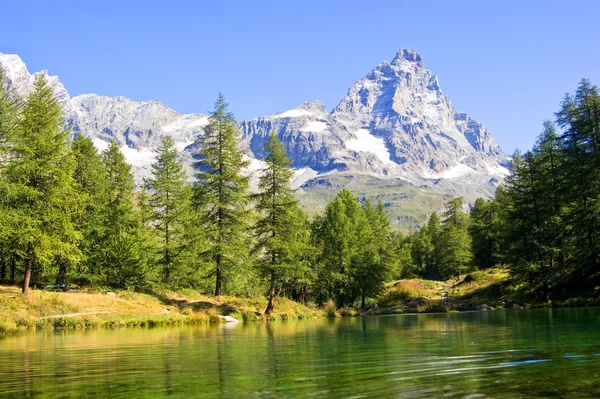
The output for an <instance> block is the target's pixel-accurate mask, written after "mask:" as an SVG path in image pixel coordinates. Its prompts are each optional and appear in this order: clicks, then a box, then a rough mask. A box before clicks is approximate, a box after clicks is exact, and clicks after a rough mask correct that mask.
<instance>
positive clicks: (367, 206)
mask: <svg viewBox="0 0 600 399" xmlns="http://www.w3.org/2000/svg"><path fill="white" fill-rule="evenodd" d="M362 210H363V212H364V215H365V221H366V223H367V225H368V227H369V228H367V226H362V228H361V229H360V230H359V232H361V233H362V236H359V237H357V241H356V244H355V245H357V246H359V247H360V248H361V250H362V256H361V260H360V263H359V264H358V265H357V272H356V281H357V285H358V288H359V289H360V293H361V307H362V308H364V307H365V299H366V298H367V297H376V296H377V295H379V294H380V293H381V291H382V290H383V286H384V283H385V282H386V281H388V280H389V279H390V278H391V276H392V274H393V266H394V258H393V252H392V241H391V237H392V232H391V227H390V221H389V219H388V217H387V215H386V213H385V210H384V207H383V204H382V203H381V201H380V202H379V203H378V204H377V206H376V207H375V206H373V205H372V204H371V202H370V201H369V200H367V201H366V202H365V203H364V204H363V205H362Z"/></svg>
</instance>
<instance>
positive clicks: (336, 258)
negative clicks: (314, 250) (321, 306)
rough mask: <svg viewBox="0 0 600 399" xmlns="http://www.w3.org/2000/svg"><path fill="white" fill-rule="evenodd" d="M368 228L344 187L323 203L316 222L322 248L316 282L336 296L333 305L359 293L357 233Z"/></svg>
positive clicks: (359, 247)
mask: <svg viewBox="0 0 600 399" xmlns="http://www.w3.org/2000/svg"><path fill="white" fill-rule="evenodd" d="M369 229H370V226H369V224H368V223H367V221H366V217H365V215H364V212H363V210H362V208H361V206H360V204H359V203H358V201H357V200H356V197H354V195H352V193H351V192H350V191H348V190H346V189H344V190H342V191H340V192H339V193H338V194H337V196H336V197H335V199H333V200H332V201H331V202H329V203H328V204H327V207H326V208H325V215H324V217H323V219H322V221H321V223H320V224H319V225H318V230H317V234H318V239H319V243H320V245H319V246H320V247H321V251H322V255H321V257H322V261H321V262H322V264H323V266H322V268H321V271H320V273H321V275H320V276H319V279H320V280H321V281H320V284H323V285H324V286H325V290H326V291H327V292H329V294H330V295H332V296H333V297H335V298H336V302H337V306H338V307H343V306H344V305H346V304H349V303H352V302H353V301H354V299H356V296H357V295H358V294H359V289H358V287H357V285H356V276H357V270H358V266H359V262H360V261H361V260H362V259H361V258H362V256H363V252H362V251H363V249H364V248H363V247H362V244H361V241H360V238H361V237H365V236H368V234H369V232H368V230H369Z"/></svg>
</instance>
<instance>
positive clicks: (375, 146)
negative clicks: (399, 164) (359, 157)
mask: <svg viewBox="0 0 600 399" xmlns="http://www.w3.org/2000/svg"><path fill="white" fill-rule="evenodd" d="M354 135H355V136H356V138H353V139H351V140H349V141H347V142H346V148H348V149H350V150H353V151H358V152H370V153H372V154H375V155H376V156H377V158H379V159H380V160H381V162H384V163H387V164H389V163H394V162H393V161H392V160H391V156H390V152H389V150H388V149H387V148H386V146H385V141H384V140H383V139H382V138H381V137H376V136H373V135H372V134H371V133H369V131H368V130H367V129H360V130H358V131H356V132H354Z"/></svg>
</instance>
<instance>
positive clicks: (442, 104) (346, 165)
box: [0, 49, 508, 219]
mask: <svg viewBox="0 0 600 399" xmlns="http://www.w3.org/2000/svg"><path fill="white" fill-rule="evenodd" d="M0 66H2V67H3V68H4V69H5V70H6V72H7V76H8V78H9V87H13V88H15V90H16V91H17V93H18V94H20V95H25V94H26V93H27V92H28V91H30V90H31V87H32V83H33V80H34V79H35V78H36V76H38V75H39V74H43V75H44V76H45V77H47V79H48V80H49V82H50V84H51V86H52V87H53V88H54V90H55V93H56V94H57V96H58V98H59V100H60V102H61V104H62V105H63V108H64V110H65V119H66V121H67V124H68V125H69V126H71V128H72V130H73V133H74V134H84V135H86V136H88V137H90V138H92V140H93V141H94V143H95V145H96V146H97V147H98V148H99V149H103V148H104V147H105V146H106V145H107V142H108V141H109V140H113V139H114V140H116V141H117V143H118V144H119V146H120V148H121V150H122V152H123V153H124V155H125V156H126V159H127V160H128V162H129V163H130V164H132V171H133V173H134V175H135V176H136V179H137V181H138V182H140V181H141V179H142V178H144V177H147V176H148V175H149V174H150V165H151V163H152V162H153V160H154V159H155V157H156V149H157V148H158V146H159V144H160V141H161V140H162V138H163V137H165V136H171V137H173V139H174V141H175V143H176V145H177V148H178V149H179V150H180V158H181V160H182V161H183V162H184V164H185V165H186V168H187V170H188V173H189V174H190V176H191V174H192V172H193V170H192V166H191V164H192V156H193V152H194V151H195V150H196V149H195V145H194V142H195V139H196V138H197V137H198V135H201V134H202V131H203V130H202V129H203V127H204V126H205V125H206V124H207V123H208V117H207V115H205V114H201V113H199V114H180V113H179V112H177V111H175V110H173V109H171V108H169V107H168V106H166V105H165V104H163V103H161V102H159V101H156V100H151V101H143V102H140V101H134V100H130V99H128V98H126V97H122V96H117V97H107V96H100V95H97V94H83V95H79V96H75V97H73V98H71V97H70V96H69V94H68V92H67V90H66V89H65V87H64V86H63V85H62V83H61V82H60V80H59V79H58V77H56V76H50V75H48V73H47V71H42V72H37V73H34V74H29V72H28V70H27V66H26V65H25V63H23V61H22V60H21V59H20V57H19V56H18V55H7V54H2V53H0ZM239 129H240V131H241V136H242V144H243V145H244V146H247V147H248V149H249V157H250V158H251V160H252V164H253V165H254V166H253V167H251V170H250V171H249V172H252V171H253V170H257V169H258V168H259V166H260V162H261V158H262V157H263V147H264V143H265V141H266V139H267V138H268V135H269V134H270V133H271V132H272V131H275V132H276V133H277V134H278V136H279V138H280V140H281V141H282V143H283V144H284V146H285V148H286V150H287V152H288V154H289V156H290V159H291V160H292V166H293V167H294V168H295V172H296V178H295V180H294V185H295V186H297V187H299V188H300V189H301V194H302V195H307V194H309V193H312V192H314V191H315V189H319V188H320V189H322V190H325V191H332V190H333V191H335V189H337V188H339V187H342V186H344V184H341V183H340V184H341V186H340V184H338V183H339V181H340V179H342V180H344V179H345V180H348V182H349V183H348V184H352V181H354V182H356V181H360V182H364V183H365V184H367V183H369V181H371V183H373V182H375V181H380V183H377V184H380V185H383V186H385V187H387V188H386V190H392V191H395V189H394V188H393V187H394V186H389V183H390V182H391V181H399V182H400V181H406V182H409V183H410V185H412V187H415V188H417V189H423V190H430V191H431V192H432V193H436V192H437V193H439V194H440V198H443V197H447V196H448V195H450V193H452V195H455V196H458V195H462V196H465V198H466V199H467V200H468V201H471V202H472V201H474V199H475V198H476V197H477V196H483V197H490V196H491V195H493V191H494V190H495V187H496V186H497V185H498V183H499V182H500V181H501V180H502V179H503V177H504V176H506V175H507V173H508V170H507V169H506V168H505V166H507V162H508V157H507V156H506V155H505V154H504V153H503V152H502V150H501V149H500V147H499V146H498V144H497V143H496V141H495V139H494V137H493V135H492V134H491V132H489V131H488V130H487V128H485V126H484V125H483V124H481V123H480V122H478V121H476V120H474V119H472V118H471V117H469V116H468V115H467V114H466V113H464V112H460V111H458V110H457V109H455V108H454V106H453V105H452V103H451V101H450V99H449V97H448V96H447V95H446V94H445V93H444V92H443V91H442V89H441V87H440V84H439V80H438V77H437V75H435V74H433V73H431V72H430V71H429V70H427V69H426V68H425V65H424V62H423V58H422V57H421V55H420V54H419V53H417V52H416V51H415V50H412V49H401V50H400V51H398V52H397V53H396V56H395V57H394V58H393V60H392V61H391V62H388V61H384V62H382V63H381V64H379V65H378V66H377V67H376V68H375V69H373V70H372V71H371V72H369V73H368V74H366V75H365V76H364V77H363V78H361V79H359V80H357V81H356V82H355V83H354V84H353V85H352V86H351V87H350V88H349V90H348V92H347V94H346V95H345V96H344V97H342V99H341V100H340V102H339V103H338V104H337V106H336V107H334V108H333V109H332V110H331V111H329V110H328V109H327V108H326V106H325V105H324V104H322V103H320V102H319V101H316V100H312V101H304V102H301V103H299V104H298V105H297V106H296V107H294V108H292V109H290V110H286V111H283V112H278V113H276V114H273V115H267V116H263V117H258V118H254V119H251V120H246V121H240V122H239ZM345 180H344V181H345ZM441 180H443V182H442V181H441ZM333 181H336V182H338V183H336V184H333V183H332V182H333ZM383 181H388V182H387V183H384V182H383ZM442 183H443V184H442ZM361 184H362V183H361ZM377 184H376V185H377ZM367 185H369V184H367ZM398 186H399V187H404V185H401V184H398ZM390 187H391V188H390ZM371 194H373V195H372V196H374V197H377V196H378V195H380V194H386V193H380V192H378V191H377V189H376V190H375V191H373V193H371ZM302 195H301V198H302ZM309 196H310V195H309ZM367 196H370V195H367ZM416 197H419V195H416ZM305 198H306V197H305ZM400 199H401V198H400ZM388 207H389V208H390V209H388V211H390V210H391V208H394V209H396V208H401V207H402V201H399V202H398V203H394V204H391V205H390V204H388ZM425 207H429V208H431V207H432V206H431V204H428V205H425ZM436 207H437V208H438V209H439V207H441V204H437V205H434V206H433V208H434V209H435V208H436ZM388 213H390V212H388ZM391 213H394V212H391ZM420 219H422V217H420Z"/></svg>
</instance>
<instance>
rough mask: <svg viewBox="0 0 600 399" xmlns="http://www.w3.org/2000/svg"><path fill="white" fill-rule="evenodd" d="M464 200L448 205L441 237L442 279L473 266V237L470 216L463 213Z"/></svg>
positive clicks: (450, 202)
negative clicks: (469, 223) (469, 228)
mask: <svg viewBox="0 0 600 399" xmlns="http://www.w3.org/2000/svg"><path fill="white" fill-rule="evenodd" d="M462 206H463V199H462V198H455V199H452V200H450V201H448V203H447V204H446V211H445V212H444V220H443V222H442V229H441V232H440V236H439V248H440V261H439V272H440V277H441V278H442V279H444V280H447V279H449V278H451V277H453V276H454V277H456V276H458V275H459V274H460V273H462V272H465V271H467V270H468V269H469V268H470V266H471V260H472V252H471V237H470V236H469V231H468V215H467V214H465V213H464V212H463V211H462Z"/></svg>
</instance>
